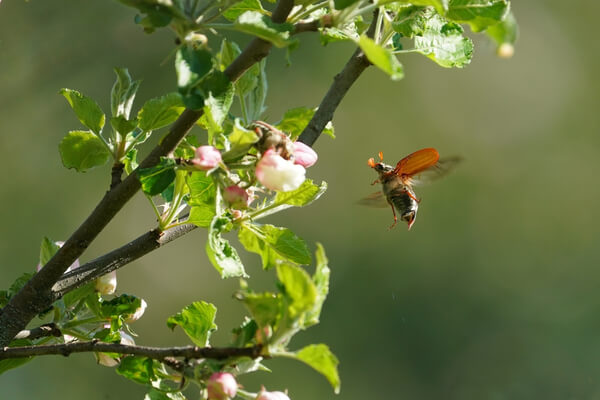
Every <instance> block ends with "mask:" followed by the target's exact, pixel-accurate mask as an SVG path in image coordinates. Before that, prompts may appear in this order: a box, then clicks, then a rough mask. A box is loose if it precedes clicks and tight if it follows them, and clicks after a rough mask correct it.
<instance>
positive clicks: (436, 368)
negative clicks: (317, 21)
mask: <svg viewBox="0 0 600 400" xmlns="http://www.w3.org/2000/svg"><path fill="white" fill-rule="evenodd" d="M513 10H514V12H515V14H516V16H517V19H518V21H519V24H520V29H521V31H520V32H521V35H520V40H519V41H518V43H517V48H516V50H517V51H516V54H515V56H514V57H513V58H512V59H510V60H502V59H498V58H497V57H496V56H495V55H494V46H493V45H492V44H491V43H490V42H488V41H486V40H484V38H480V37H479V36H476V37H475V40H476V53H475V55H474V60H473V62H472V64H471V65H469V66H468V67H467V68H466V69H463V70H447V69H442V68H440V67H438V66H437V65H436V64H434V63H433V62H432V61H430V60H428V59H426V58H425V57H422V56H419V55H410V54H409V55H404V56H402V57H401V62H402V63H403V64H404V66H405V71H406V78H405V79H404V80H402V81H400V82H395V83H394V82H391V81H389V80H388V78H387V77H386V76H384V74H383V73H381V72H380V71H378V70H376V69H374V68H371V69H370V70H368V71H367V72H366V73H365V74H364V75H363V76H362V77H361V78H360V80H359V81H358V82H357V84H356V85H355V86H354V87H353V88H352V90H351V92H350V93H349V95H348V96H347V97H346V98H345V99H344V101H343V102H342V104H341V106H340V108H339V109H338V112H337V113H336V115H335V119H334V123H335V127H336V133H337V136H338V137H337V139H336V140H332V139H330V138H328V137H322V138H321V139H319V141H318V142H317V143H316V145H315V149H316V150H317V151H318V152H319V155H320V159H319V162H318V163H317V165H316V166H315V167H313V168H311V169H310V170H309V176H310V177H311V178H312V179H314V180H315V181H320V180H325V181H327V182H328V183H329V190H328V192H327V193H326V195H325V196H324V197H323V198H322V199H321V200H319V201H318V202H316V203H315V204H313V205H311V206H310V207H308V208H304V209H297V210H292V211H290V212H287V213H283V214H281V215H278V216H276V217H273V218H272V219H271V221H270V222H272V223H274V224H282V225H286V226H289V227H290V228H291V229H292V230H293V231H295V232H296V233H297V234H298V235H299V236H301V237H303V238H305V239H306V240H307V241H308V242H309V243H310V246H311V248H313V249H314V247H315V246H314V242H316V241H319V242H321V243H323V245H324V246H325V249H326V251H327V254H328V256H329V259H330V266H331V268H332V282H331V292H330V296H329V299H328V300H327V302H326V304H325V308H324V310H323V315H322V322H321V324H320V325H318V326H316V327H314V328H312V329H310V330H308V331H306V332H303V333H301V334H299V335H298V336H297V337H296V339H295V340H294V342H293V345H294V346H295V347H297V348H300V347H301V346H303V345H304V344H307V343H314V342H325V343H328V344H329V345H330V347H331V348H332V350H333V351H334V352H335V353H336V354H337V355H338V357H339V358H340V361H341V364H340V373H341V377H342V391H341V394H340V395H338V396H335V395H334V394H333V393H332V391H331V389H330V388H329V386H328V384H327V383H326V381H325V380H324V379H323V378H322V377H321V376H320V375H318V374H317V373H315V372H314V371H312V370H310V369H309V368H307V367H305V366H304V365H300V364H299V363H297V362H293V361H288V360H285V361H278V360H275V361H269V362H268V365H269V366H271V367H272V368H273V370H274V372H273V373H271V374H268V373H257V374H255V375H253V376H250V377H245V378H243V380H242V382H243V384H244V385H245V386H246V388H247V389H248V390H257V389H258V387H259V385H260V384H261V383H264V384H265V385H267V387H268V388H271V389H279V390H281V389H283V388H288V389H289V393H290V397H291V398H292V399H294V400H301V399H329V398H337V399H344V400H358V399H361V400H363V399H490V400H500V399H600V291H599V290H598V289H599V287H600V270H599V268H598V267H600V249H599V246H600V243H599V240H598V239H599V238H600V226H599V224H598V221H599V220H600V218H599V217H600V207H599V205H600V185H599V180H598V171H599V170H600V168H599V167H600V161H599V160H600V138H599V135H598V133H599V131H598V126H600V111H599V106H600V96H599V93H600V81H599V80H598V79H597V74H598V71H600V56H599V55H598V54H599V52H598V50H600V46H599V45H598V40H597V32H596V31H597V29H596V25H597V15H598V14H599V13H600V4H599V3H596V2H592V1H571V2H565V1H541V0H536V1H527V2H524V1H521V2H519V1H515V2H513ZM134 15H135V12H134V10H132V9H128V8H125V7H124V6H122V5H120V4H119V3H117V2H114V1H101V0H88V1H85V2H75V1H66V0H55V1H39V0H32V1H30V2H24V1H20V0H13V1H6V0H5V1H4V2H2V4H0V133H1V134H0V149H2V154H3V165H4V172H3V174H2V177H1V178H0V179H1V187H2V189H1V192H2V206H1V208H0V215H1V218H2V224H0V230H1V234H0V235H1V237H2V240H1V241H0V265H1V267H0V286H2V287H7V286H8V285H9V284H10V283H11V282H12V281H13V280H14V279H15V278H16V277H17V276H18V275H20V274H21V273H22V272H24V271H29V270H31V269H32V268H33V267H34V266H35V264H36V263H37V259H38V251H39V243H40V240H41V238H42V237H43V236H44V235H47V236H49V237H51V238H53V239H55V240H62V239H65V238H67V237H68V236H69V235H70V233H71V232H72V231H73V230H74V229H75V228H76V227H77V226H78V224H79V223H80V222H81V221H82V220H83V218H84V217H85V216H86V215H87V214H88V213H89V212H90V211H91V210H92V208H93V207H94V206H95V204H96V202H97V201H98V199H99V198H100V197H101V196H102V194H103V193H104V191H105V190H106V189H107V186H108V182H109V177H108V173H109V168H108V167H105V168H99V169H96V170H93V171H91V172H89V173H86V174H78V173H76V172H74V171H70V170H66V169H64V168H63V167H62V165H61V161H60V158H59V155H58V151H57V146H58V143H59V141H60V140H61V138H62V137H63V135H64V134H65V133H66V132H67V131H68V130H70V129H78V128H79V126H80V125H79V122H78V121H77V120H76V118H75V116H74V114H73V113H72V111H71V110H70V109H69V107H68V105H67V103H66V101H65V100H64V99H63V98H62V97H61V96H59V95H58V94H57V92H58V90H59V89H60V88H62V87H68V88H72V89H77V90H79V91H81V92H83V93H85V94H87V95H89V96H91V97H93V98H95V99H97V101H98V102H99V103H100V105H101V107H102V108H103V109H104V110H108V109H109V91H110V87H111V85H112V82H113V79H114V75H113V72H112V68H113V67H114V66H124V67H128V68H129V69H130V71H131V73H132V75H133V77H134V78H136V79H143V83H142V86H141V89H140V92H139V94H138V101H137V103H136V104H137V107H139V105H140V104H141V103H142V102H143V101H145V100H147V99H148V98H151V97H154V96H158V95H161V94H163V93H165V92H167V91H171V90H173V88H174V85H175V78H174V72H173V68H172V58H169V55H170V54H171V52H172V50H173V49H174V42H173V35H171V34H170V33H169V32H167V31H161V32H158V33H155V34H154V35H151V36H148V35H146V34H144V33H143V32H142V30H141V29H140V28H139V27H138V26H136V25H135V24H134V23H133V17H134ZM211 40H214V41H212V42H211V44H213V43H214V44H213V46H214V47H217V43H218V42H217V41H216V40H215V38H214V37H213V38H211ZM352 51H353V48H352V46H351V45H349V44H335V43H334V44H331V45H329V46H328V47H325V48H323V47H321V46H320V45H319V43H318V38H317V35H316V34H305V35H303V37H302V44H301V47H300V48H299V49H298V50H297V51H296V52H294V53H293V54H292V56H291V59H292V65H291V66H289V67H288V66H286V62H285V53H284V52H283V51H273V52H272V53H271V55H270V57H269V61H268V73H269V76H270V88H269V97H268V100H267V101H268V105H269V108H268V110H267V113H266V120H267V121H270V122H275V121H277V120H279V118H280V117H281V115H282V113H283V112H284V111H285V110H286V109H288V108H292V107H298V106H311V107H312V106H316V105H317V104H318V103H319V101H320V99H321V98H322V96H323V95H324V93H325V92H326V90H327V88H328V86H329V84H330V83H331V81H332V78H333V76H334V75H335V74H336V73H337V72H338V71H339V70H340V68H341V67H342V66H343V64H344V63H345V62H346V60H347V59H348V57H349V56H350V54H351V53H352ZM137 107H136V106H134V109H135V110H137ZM197 133H198V134H199V135H200V132H199V131H198V132H197ZM158 136H159V135H156V137H155V138H157V137H158ZM200 137H202V136H201V135H200ZM429 146H432V147H436V148H437V149H438V150H439V151H440V153H441V154H442V156H444V155H460V156H462V157H464V159H465V161H464V162H463V163H462V164H461V165H460V167H459V168H457V170H456V171H455V172H454V173H453V174H451V175H450V176H448V177H447V178H445V179H443V180H441V181H438V182H436V183H435V184H433V185H431V186H428V187H424V188H422V189H420V190H418V192H417V193H418V194H419V195H420V196H421V197H422V198H423V202H422V203H421V209H420V211H419V216H418V218H417V222H416V224H415V226H414V227H413V229H412V230H411V231H410V232H407V231H406V229H405V227H404V226H402V225H399V226H397V227H396V228H395V229H394V230H392V231H389V230H388V229H387V228H388V226H389V225H390V224H391V222H392V215H391V211H390V210H388V209H385V210H379V209H369V208H361V207H360V206H357V205H356V204H355V203H356V201H357V200H358V199H360V198H361V197H364V196H366V195H368V194H369V193H370V192H371V191H372V190H373V188H372V187H371V186H370V182H371V181H372V180H374V179H375V174H374V173H373V171H372V170H371V169H370V168H368V167H367V165H366V160H367V158H369V157H373V156H376V154H377V152H378V151H380V150H383V151H384V153H385V158H386V161H388V162H390V163H393V162H395V161H397V160H398V159H400V158H401V157H403V156H405V155H406V154H408V153H410V152H412V151H414V150H416V149H419V148H421V147H429ZM149 148H150V146H149V145H148V146H147V147H146V151H147V150H148V149H149ZM153 222H154V217H153V213H152V211H151V209H150V207H149V205H148V204H147V203H146V200H145V199H144V198H143V197H142V196H140V195H138V196H136V198H135V199H134V200H133V201H131V202H130V203H129V204H128V205H127V206H126V208H125V209H124V210H123V211H122V212H121V213H120V214H119V215H118V218H117V219H116V220H115V221H113V222H112V223H111V224H110V225H109V226H108V228H107V229H106V230H105V231H104V232H103V233H102V235H101V236H100V237H99V238H98V240H97V241H96V242H94V244H93V246H92V247H91V248H90V249H89V251H88V252H87V253H86V254H85V256H84V258H83V260H82V261H86V260H90V259H92V258H93V257H95V256H98V255H100V254H103V253H104V252H106V251H108V250H110V249H112V248H114V247H116V246H119V245H121V244H123V243H125V242H127V241H129V240H131V239H133V238H134V237H136V236H138V235H139V234H141V233H143V232H144V231H146V230H148V229H150V228H152V227H153ZM205 239H206V238H205V232H204V231H200V230H198V231H194V232H193V233H191V234H189V235H187V236H186V237H184V238H182V239H180V240H178V241H177V242H175V243H172V244H170V245H169V246H167V247H165V248H163V249H160V250H159V251H157V252H155V253H153V254H152V255H150V256H146V257H145V258H143V259H141V260H139V261H137V262H135V263H133V264H131V265H129V266H127V267H126V268H124V269H122V270H120V272H119V288H118V291H119V292H120V293H124V292H126V293H133V294H136V295H139V296H141V297H143V298H145V299H146V300H147V302H148V303H149V308H148V310H147V312H146V315H145V316H144V318H142V319H141V320H140V321H138V322H137V323H136V324H135V325H134V328H136V330H137V332H138V333H139V334H140V335H141V337H140V339H139V340H138V343H140V344H146V345H171V344H185V343H187V342H186V340H185V337H184V336H183V335H182V334H181V333H180V332H171V331H169V330H168V329H167V327H166V324H165V319H166V318H167V317H168V316H169V315H171V314H173V313H175V312H177V311H179V310H180V309H181V308H182V307H183V306H185V305H187V304H189V303H190V302H192V301H194V300H200V299H202V300H206V301H210V302H213V303H214V304H216V305H217V307H218V310H219V311H218V313H217V324H218V325H219V326H220V328H221V329H220V331H219V332H218V333H217V334H216V337H215V345H224V344H226V343H227V340H228V338H229V331H230V328H231V327H233V326H234V325H236V324H237V323H238V322H239V321H240V320H241V318H242V315H243V314H244V312H243V309H242V307H241V305H240V304H238V303H236V302H235V301H234V300H232V299H231V294H232V293H233V292H234V290H235V289H236V288H237V281H236V280H228V281H221V280H220V279H219V278H218V276H217V274H216V272H215V271H214V269H213V268H212V267H211V266H210V265H209V264H208V261H207V259H206V257H205V255H204V252H203V248H204V243H205ZM245 260H246V261H247V269H248V271H249V273H250V274H251V275H252V278H251V280H250V284H251V285H254V286H258V287H262V288H271V287H272V285H273V282H274V274H273V272H272V271H271V272H262V271H260V265H259V264H260V263H259V259H258V257H255V256H254V255H247V256H245ZM0 388H1V389H0V398H2V399H30V398H39V397H43V398H46V399H80V398H85V399H88V400H96V399H98V400H106V399H126V398H127V399H129V398H131V399H141V398H143V393H145V389H144V388H143V387H141V386H138V385H136V384H134V383H132V382H129V381H126V380H125V379H124V378H121V377H120V376H118V375H116V374H115V373H114V371H112V370H111V369H109V368H105V367H102V366H99V365H96V363H95V362H94V359H93V356H92V355H90V354H82V355H73V356H71V357H69V358H63V357H58V356H56V357H44V358H38V359H36V360H34V361H32V362H31V363H29V364H27V365H26V366H24V367H22V368H20V369H17V370H13V371H10V372H8V373H6V374H4V375H2V376H0Z"/></svg>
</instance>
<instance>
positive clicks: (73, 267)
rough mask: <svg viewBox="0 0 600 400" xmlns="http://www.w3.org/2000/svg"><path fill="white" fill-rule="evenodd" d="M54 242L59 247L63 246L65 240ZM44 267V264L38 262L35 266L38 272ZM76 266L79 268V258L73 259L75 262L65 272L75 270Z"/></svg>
mask: <svg viewBox="0 0 600 400" xmlns="http://www.w3.org/2000/svg"><path fill="white" fill-rule="evenodd" d="M54 244H55V245H57V246H58V247H63V245H64V244H65V242H62V241H58V242H54ZM42 267H43V265H42V264H40V263H38V265H36V267H35V270H36V271H37V272H40V269H42ZM76 268H79V258H78V259H77V260H75V261H73V264H71V265H69V268H67V270H66V271H65V272H69V271H73V270H74V269H76Z"/></svg>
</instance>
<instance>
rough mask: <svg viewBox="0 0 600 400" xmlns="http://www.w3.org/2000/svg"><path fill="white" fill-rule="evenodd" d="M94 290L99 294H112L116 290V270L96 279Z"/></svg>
mask: <svg viewBox="0 0 600 400" xmlns="http://www.w3.org/2000/svg"><path fill="white" fill-rule="evenodd" d="M96 290H97V291H98V292H100V293H101V294H113V293H114V292H115V290H117V271H112V272H109V273H108V274H106V275H102V276H101V277H100V278H98V279H96Z"/></svg>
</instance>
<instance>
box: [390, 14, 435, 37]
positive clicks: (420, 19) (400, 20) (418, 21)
mask: <svg viewBox="0 0 600 400" xmlns="http://www.w3.org/2000/svg"><path fill="white" fill-rule="evenodd" d="M430 15H431V11H430V10H429V9H427V8H424V7H418V6H409V7H402V8H400V10H399V11H398V12H397V13H396V17H395V18H394V20H393V21H392V27H393V28H394V31H396V32H398V33H400V34H402V36H404V37H407V38H412V37H414V36H422V35H423V33H425V28H426V25H427V20H428V19H429V18H430Z"/></svg>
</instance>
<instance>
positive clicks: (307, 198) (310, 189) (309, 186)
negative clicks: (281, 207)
mask: <svg viewBox="0 0 600 400" xmlns="http://www.w3.org/2000/svg"><path fill="white" fill-rule="evenodd" d="M325 190H327V182H321V185H319V186H317V185H315V184H314V183H313V181H312V180H311V179H306V180H305V181H304V182H302V185H300V187H299V188H298V189H296V190H292V191H290V192H277V195H276V196H275V202H274V203H275V204H287V205H291V206H295V207H304V206H307V205H309V204H311V203H312V202H313V201H315V200H317V199H318V198H319V197H321V195H322V194H323V193H325Z"/></svg>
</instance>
